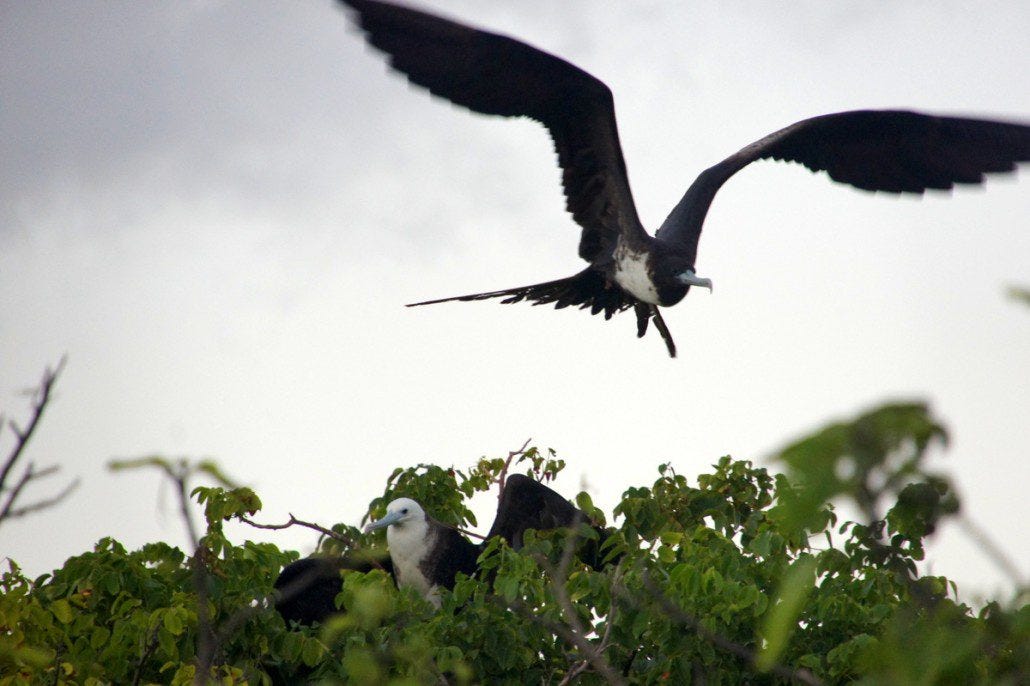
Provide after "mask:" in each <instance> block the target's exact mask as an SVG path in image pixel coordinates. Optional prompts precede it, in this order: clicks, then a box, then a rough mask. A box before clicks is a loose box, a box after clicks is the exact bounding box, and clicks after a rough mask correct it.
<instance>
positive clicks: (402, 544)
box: [365, 498, 439, 604]
mask: <svg viewBox="0 0 1030 686" xmlns="http://www.w3.org/2000/svg"><path fill="white" fill-rule="evenodd" d="M383 527H386V544H387V545H388V546H390V559H391V560H393V569H394V573H395V574H396V575H397V583H398V584H400V585H401V586H414V587H415V588H416V589H417V590H418V591H419V592H420V593H421V594H422V595H423V596H425V597H426V598H428V599H429V600H430V601H432V600H433V587H434V584H433V583H432V582H431V581H430V580H429V579H427V578H426V576H425V574H424V572H423V571H422V568H421V563H422V561H423V560H425V559H426V556H427V555H428V554H429V549H430V547H431V546H432V545H433V543H434V541H432V540H430V539H431V536H430V527H429V520H428V518H427V517H426V511H425V510H423V509H422V506H421V505H419V504H418V503H416V502H415V501H414V500H412V499H411V498H398V499H397V500H394V501H393V502H391V503H390V504H389V505H387V506H386V516H384V517H383V518H382V519H380V520H378V521H375V522H369V524H368V525H367V526H366V527H365V531H366V532H368V531H374V530H375V529H382V528H383ZM436 604H439V600H437V601H436Z"/></svg>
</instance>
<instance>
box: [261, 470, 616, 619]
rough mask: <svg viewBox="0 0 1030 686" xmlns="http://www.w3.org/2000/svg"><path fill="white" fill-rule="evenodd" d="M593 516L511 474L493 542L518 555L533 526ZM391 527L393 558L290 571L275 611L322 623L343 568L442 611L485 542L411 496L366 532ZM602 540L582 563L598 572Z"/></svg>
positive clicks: (585, 545) (304, 564) (319, 562)
mask: <svg viewBox="0 0 1030 686" xmlns="http://www.w3.org/2000/svg"><path fill="white" fill-rule="evenodd" d="M587 521H588V519H587V516H586V514H585V513H584V512H583V511H582V510H580V509H578V508H576V507H575V506H573V505H572V504H571V503H570V502H569V501H567V500H565V498H563V497H561V495H559V494H558V493H556V492H555V491H553V490H552V489H550V488H548V487H547V486H544V485H543V484H542V483H540V482H538V481H535V480H533V479H531V478H530V477H528V476H525V475H522V474H511V475H509V476H508V477H507V479H506V480H505V484H504V489H503V490H502V491H501V497H500V499H499V501H498V503H497V515H496V516H495V518H494V523H493V526H491V527H490V533H489V534H488V535H487V537H486V540H489V539H491V538H493V537H494V536H500V537H501V538H503V539H504V540H505V541H507V543H508V545H510V546H511V547H512V548H514V549H515V550H518V549H520V548H522V545H523V537H524V535H525V532H526V531H527V530H529V529H535V530H538V531H547V530H551V529H558V528H570V529H571V528H574V527H576V526H578V524H579V523H581V522H587ZM383 528H385V529H386V543H387V546H388V548H389V556H388V557H383V556H379V557H358V556H347V557H342V558H335V559H327V558H318V557H309V558H305V559H303V560H298V561H296V562H293V563H291V564H289V565H287V566H286V568H284V569H283V571H282V573H281V574H280V575H279V578H278V579H276V582H275V588H276V590H277V591H278V593H279V597H278V599H277V600H276V609H277V610H278V611H279V614H280V615H282V617H283V619H284V620H286V622H287V623H289V622H290V621H291V620H292V621H296V622H298V623H300V624H312V623H313V622H321V621H323V620H324V619H325V618H326V617H328V616H329V615H331V614H334V613H336V612H338V610H337V609H336V604H335V598H336V596H337V594H338V593H339V592H340V584H341V579H340V573H341V572H342V571H343V570H355V571H360V572H368V571H371V570H372V569H375V568H380V569H383V570H385V571H387V572H389V573H390V574H391V575H392V576H393V578H394V581H395V582H396V583H397V585H398V586H410V587H413V588H415V589H416V590H417V591H418V592H419V593H420V594H421V595H422V596H423V597H424V598H426V599H427V600H428V601H429V602H431V603H433V604H434V605H436V606H437V607H439V605H440V589H441V588H446V589H453V588H454V582H455V579H456V577H457V575H458V573H459V572H461V573H463V574H466V575H468V576H473V575H475V573H476V569H477V559H478V558H479V555H480V553H482V552H483V549H484V547H485V545H486V543H485V542H484V543H480V544H478V545H477V544H475V543H472V542H471V541H469V540H468V539H467V538H465V537H464V536H463V535H461V534H460V533H459V532H458V531H457V530H456V529H454V528H453V527H451V526H448V525H446V524H443V523H441V522H439V521H437V520H435V519H433V518H432V517H430V516H429V515H428V514H427V513H426V512H425V510H424V509H423V508H422V506H421V505H419V504H418V503H417V502H415V501H414V500H412V499H411V498H398V499H396V500H393V501H392V502H390V504H389V505H387V507H386V515H385V516H384V517H383V518H382V519H380V520H378V521H374V522H371V523H369V524H368V526H367V527H365V530H366V531H374V530H376V529H383ZM594 529H595V531H596V532H597V534H598V536H597V540H587V541H583V542H582V544H581V546H580V558H581V559H582V560H583V561H584V562H586V563H587V564H589V565H591V566H592V567H595V568H599V567H600V566H601V564H602V556H601V554H600V552H599V551H600V544H601V543H602V542H603V541H604V539H605V537H606V533H605V531H604V530H603V529H601V528H599V527H594Z"/></svg>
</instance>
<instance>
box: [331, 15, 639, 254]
mask: <svg viewBox="0 0 1030 686" xmlns="http://www.w3.org/2000/svg"><path fill="white" fill-rule="evenodd" d="M341 2H343V3H344V4H345V5H347V6H349V7H350V8H352V9H353V10H355V11H356V12H357V15H358V16H357V21H358V24H359V25H360V27H361V28H362V30H364V32H365V34H366V38H367V40H368V42H369V43H371V44H372V45H374V46H375V47H377V48H379V49H380V50H382V51H383V52H385V53H386V54H387V55H389V58H390V66H392V67H393V68H394V69H396V70H397V71H399V72H401V73H403V74H405V75H406V76H407V77H408V80H409V81H411V82H412V83H415V84H418V85H419V86H422V87H424V88H427V89H428V90H429V91H430V92H432V93H433V94H434V95H438V96H440V97H442V98H446V99H447V100H450V101H451V102H453V103H456V104H458V105H462V106H463V107H467V108H469V109H470V110H473V111H475V112H481V113H483V114H495V115H500V116H503V117H519V116H524V117H530V118H532V119H535V120H536V121H539V122H540V123H542V124H543V125H544V126H546V127H547V130H548V131H549V132H550V134H551V138H552V139H553V141H554V147H555V149H556V150H557V152H558V164H559V165H560V166H561V169H562V184H563V186H564V188H565V198H566V207H567V208H568V211H569V212H570V213H572V217H573V219H575V220H576V222H577V223H578V224H579V225H580V226H581V227H582V228H583V233H582V236H581V238H580V244H579V254H580V257H582V258H583V259H585V260H587V261H589V262H596V261H599V260H603V259H604V258H605V257H607V256H608V255H610V254H611V251H612V250H613V248H614V244H615V242H616V240H617V238H618V237H619V235H620V234H621V233H623V232H625V233H627V234H633V235H634V238H635V239H637V240H640V239H642V238H643V237H645V236H646V232H645V231H644V229H643V227H642V226H641V225H640V220H639V218H638V217H637V211H636V207H635V206H634V204H633V197H632V195H631V194H630V189H629V180H628V178H627V176H626V165H625V162H624V161H623V158H622V148H621V147H620V145H619V134H618V130H617V128H616V125H615V109H614V105H613V103H612V94H611V91H610V90H609V89H608V87H607V86H606V85H604V84H603V83H602V82H601V81H599V80H597V79H596V78H594V77H593V76H591V75H590V74H588V73H586V72H585V71H583V70H582V69H579V68H578V67H576V66H573V65H572V64H569V63H568V62H566V61H564V60H562V59H559V58H558V57H555V56H554V55H550V54H548V53H546V52H543V51H541V50H537V49H536V48H533V47H530V46H529V45H526V44H525V43H522V42H520V41H517V40H515V39H513V38H508V37H507V36H501V35H498V34H495V33H489V32H487V31H481V30H478V29H474V28H472V27H469V26H465V25H463V24H459V23H457V22H453V21H448V20H446V19H442V18H440V17H437V16H434V15H431V14H427V13H425V12H419V11H417V10H414V9H410V8H407V7H401V6H398V5H393V4H389V3H385V2H375V1H373V0H341Z"/></svg>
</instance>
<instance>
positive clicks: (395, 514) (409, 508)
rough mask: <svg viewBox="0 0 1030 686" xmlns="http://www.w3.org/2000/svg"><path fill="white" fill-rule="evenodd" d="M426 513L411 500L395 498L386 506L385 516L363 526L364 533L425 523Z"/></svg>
mask: <svg viewBox="0 0 1030 686" xmlns="http://www.w3.org/2000/svg"><path fill="white" fill-rule="evenodd" d="M425 518H426V511H425V510H423V509H422V506H421V505H419V504H418V503H416V502H415V501H414V500H412V499H411V498H397V500H394V501H392V502H391V503H390V504H389V505H387V506H386V515H385V516H384V517H383V518H382V519H380V520H377V521H375V522H369V523H368V524H367V525H366V526H365V533H368V532H369V531H375V530H376V529H382V528H385V527H388V526H395V527H403V526H404V525H405V524H406V523H409V522H422V521H425Z"/></svg>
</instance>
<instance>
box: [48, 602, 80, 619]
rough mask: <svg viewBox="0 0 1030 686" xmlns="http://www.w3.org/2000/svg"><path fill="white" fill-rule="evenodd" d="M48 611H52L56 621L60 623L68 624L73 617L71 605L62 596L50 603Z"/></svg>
mask: <svg viewBox="0 0 1030 686" xmlns="http://www.w3.org/2000/svg"><path fill="white" fill-rule="evenodd" d="M50 611H51V612H53V613H54V616H55V617H57V619H58V621H60V622H61V623H62V624H70V623H71V621H72V619H74V614H73V612H72V606H71V604H69V603H68V601H67V600H65V599H64V598H61V599H59V600H55V601H54V602H53V603H52V604H51V605H50Z"/></svg>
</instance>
